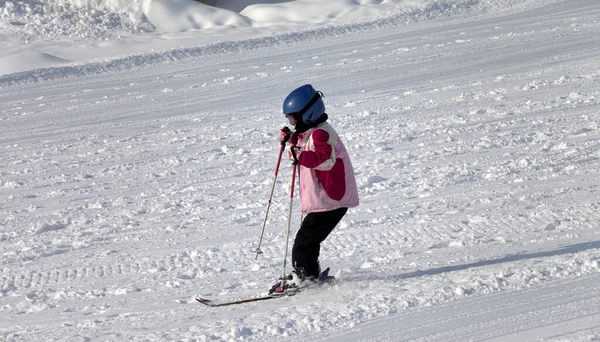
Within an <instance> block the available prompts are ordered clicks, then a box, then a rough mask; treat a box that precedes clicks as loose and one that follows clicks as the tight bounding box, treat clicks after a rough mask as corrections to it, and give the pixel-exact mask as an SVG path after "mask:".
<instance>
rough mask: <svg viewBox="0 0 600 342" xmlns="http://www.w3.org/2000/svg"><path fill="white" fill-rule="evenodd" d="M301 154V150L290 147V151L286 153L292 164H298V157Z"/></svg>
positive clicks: (296, 147)
mask: <svg viewBox="0 0 600 342" xmlns="http://www.w3.org/2000/svg"><path fill="white" fill-rule="evenodd" d="M301 154H302V148H300V147H298V146H290V151H289V152H288V157H289V158H290V160H293V161H294V163H298V161H299V160H300V155H301Z"/></svg>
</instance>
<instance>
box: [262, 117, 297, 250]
mask: <svg viewBox="0 0 600 342" xmlns="http://www.w3.org/2000/svg"><path fill="white" fill-rule="evenodd" d="M281 132H282V133H284V134H286V138H284V140H282V141H281V147H280V148H279V156H278V157H277V166H275V176H274V177H273V184H272V185H271V194H270V195H269V201H268V203H267V212H266V213H265V220H264V221H263V225H262V230H261V232H260V239H259V240H258V247H257V248H256V257H255V258H254V260H257V259H258V255H259V254H263V252H262V251H261V250H260V246H261V244H262V240H263V235H264V234H265V226H266V225H267V218H268V217H269V209H270V208H271V200H272V199H273V192H274V191H275V183H276V181H277V174H278V173H279V165H280V164H281V156H282V155H283V150H285V143H286V142H287V141H288V139H289V133H290V129H289V128H287V127H283V128H282V129H281Z"/></svg>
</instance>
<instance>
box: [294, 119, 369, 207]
mask: <svg viewBox="0 0 600 342" xmlns="http://www.w3.org/2000/svg"><path fill="white" fill-rule="evenodd" d="M298 146H299V147H300V148H301V150H302V153H301V154H300V156H299V159H298V164H299V167H300V180H299V181H300V209H301V210H302V212H303V213H305V214H308V213H313V212H322V211H330V210H335V209H338V208H352V207H356V206H358V189H357V187H356V179H355V178H354V168H353V167H352V163H351V162H350V157H349V156H348V152H347V151H346V147H345V146H344V144H343V143H342V140H341V139H340V138H339V136H338V135H337V133H336V132H335V130H334V129H333V127H331V125H329V124H328V123H327V122H324V123H322V124H320V125H319V126H317V127H314V128H311V129H309V130H307V131H306V132H304V133H301V134H299V135H298Z"/></svg>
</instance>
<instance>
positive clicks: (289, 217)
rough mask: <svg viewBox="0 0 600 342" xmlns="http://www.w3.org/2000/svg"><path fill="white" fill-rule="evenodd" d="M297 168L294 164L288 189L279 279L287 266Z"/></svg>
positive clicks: (296, 164)
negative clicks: (285, 226) (288, 201)
mask: <svg viewBox="0 0 600 342" xmlns="http://www.w3.org/2000/svg"><path fill="white" fill-rule="evenodd" d="M297 167H298V163H294V169H293V170H292V187H291V189H290V208H289V212H288V229H287V234H286V236H285V254H284V255H283V273H282V274H281V279H285V267H286V265H287V253H288V245H289V241H290V231H291V229H292V205H293V203H294V185H295V182H296V168H297Z"/></svg>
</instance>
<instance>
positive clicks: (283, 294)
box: [196, 268, 335, 307]
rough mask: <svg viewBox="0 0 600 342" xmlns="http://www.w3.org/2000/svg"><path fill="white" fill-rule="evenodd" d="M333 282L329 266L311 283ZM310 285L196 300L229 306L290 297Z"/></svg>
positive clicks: (317, 284)
mask: <svg viewBox="0 0 600 342" xmlns="http://www.w3.org/2000/svg"><path fill="white" fill-rule="evenodd" d="M334 282H335V278H334V277H331V276H329V268H327V269H326V270H325V271H323V272H322V273H321V275H320V276H319V278H318V282H317V283H315V284H311V285H313V286H314V285H316V286H321V285H323V284H332V283H334ZM311 285H307V286H304V287H300V288H291V289H287V290H285V291H284V292H275V293H274V294H268V295H260V296H256V297H251V298H243V299H234V300H227V301H219V300H212V299H208V298H202V297H196V301H197V302H198V303H201V304H204V305H207V306H211V307H220V306H229V305H238V304H244V303H252V302H260V301H264V300H269V299H275V298H281V297H291V296H294V295H296V294H297V293H299V292H301V291H302V290H305V289H310V288H313V286H311Z"/></svg>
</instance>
